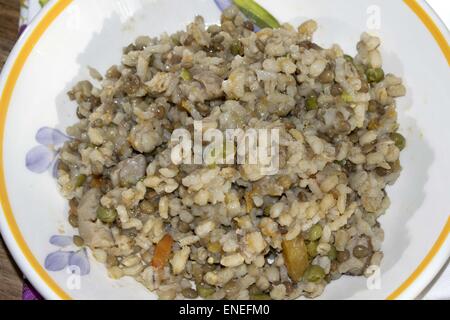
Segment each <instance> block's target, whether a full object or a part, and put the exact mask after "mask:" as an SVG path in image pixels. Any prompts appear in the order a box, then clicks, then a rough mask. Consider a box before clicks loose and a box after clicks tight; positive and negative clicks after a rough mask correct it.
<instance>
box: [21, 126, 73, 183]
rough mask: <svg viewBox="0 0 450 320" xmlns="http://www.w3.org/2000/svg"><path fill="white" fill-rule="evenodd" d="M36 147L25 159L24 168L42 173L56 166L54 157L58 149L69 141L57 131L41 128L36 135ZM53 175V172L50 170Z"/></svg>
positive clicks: (68, 138)
mask: <svg viewBox="0 0 450 320" xmlns="http://www.w3.org/2000/svg"><path fill="white" fill-rule="evenodd" d="M35 138H36V141H37V142H38V143H39V145H38V146H36V147H34V148H32V149H31V150H30V151H29V152H28V153H27V155H26V157H25V166H26V167H27V169H28V170H30V171H31V172H34V173H44V172H46V171H48V170H49V169H50V168H51V167H55V165H56V162H57V161H55V160H56V156H57V155H58V151H57V150H58V148H60V147H61V146H62V145H63V144H64V142H66V141H69V140H70V137H68V136H66V135H65V134H64V133H62V132H61V131H59V130H58V129H53V128H49V127H43V128H41V129H39V130H38V132H37V133H36V137H35ZM52 172H53V175H54V172H55V170H52Z"/></svg>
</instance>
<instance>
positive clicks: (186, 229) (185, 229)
mask: <svg viewBox="0 0 450 320" xmlns="http://www.w3.org/2000/svg"><path fill="white" fill-rule="evenodd" d="M178 231H180V232H182V233H187V232H189V231H191V227H190V226H189V224H187V223H186V222H183V221H179V222H178Z"/></svg>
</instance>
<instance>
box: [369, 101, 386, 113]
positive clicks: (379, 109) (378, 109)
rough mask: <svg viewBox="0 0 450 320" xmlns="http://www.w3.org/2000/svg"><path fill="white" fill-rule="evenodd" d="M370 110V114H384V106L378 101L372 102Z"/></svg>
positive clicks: (370, 102)
mask: <svg viewBox="0 0 450 320" xmlns="http://www.w3.org/2000/svg"><path fill="white" fill-rule="evenodd" d="M368 110H369V112H373V113H379V114H383V113H384V106H383V105H382V104H381V103H379V102H378V101H375V100H370V101H369V107H368Z"/></svg>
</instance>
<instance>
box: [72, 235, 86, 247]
mask: <svg viewBox="0 0 450 320" xmlns="http://www.w3.org/2000/svg"><path fill="white" fill-rule="evenodd" d="M73 244H74V245H76V246H77V247H82V246H83V245H84V240H83V238H82V237H80V236H73Z"/></svg>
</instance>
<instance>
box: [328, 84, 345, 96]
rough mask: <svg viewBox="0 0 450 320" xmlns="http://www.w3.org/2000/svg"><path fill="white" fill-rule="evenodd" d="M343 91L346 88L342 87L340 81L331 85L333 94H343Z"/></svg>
mask: <svg viewBox="0 0 450 320" xmlns="http://www.w3.org/2000/svg"><path fill="white" fill-rule="evenodd" d="M343 92H344V89H342V87H341V85H340V84H339V83H335V84H333V85H332V86H331V95H332V96H333V97H338V96H341V95H342V93H343Z"/></svg>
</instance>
